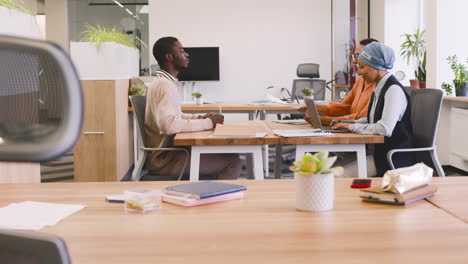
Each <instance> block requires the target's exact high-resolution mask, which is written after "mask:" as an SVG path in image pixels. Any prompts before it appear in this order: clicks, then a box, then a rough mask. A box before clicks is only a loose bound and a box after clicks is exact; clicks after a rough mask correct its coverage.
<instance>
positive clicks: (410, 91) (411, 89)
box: [405, 86, 420, 96]
mask: <svg viewBox="0 0 468 264" xmlns="http://www.w3.org/2000/svg"><path fill="white" fill-rule="evenodd" d="M419 89H420V88H418V87H411V86H405V90H406V92H407V93H408V94H409V96H411V94H412V93H413V92H414V91H417V90H419Z"/></svg>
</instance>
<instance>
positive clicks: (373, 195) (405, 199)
mask: <svg viewBox="0 0 468 264" xmlns="http://www.w3.org/2000/svg"><path fill="white" fill-rule="evenodd" d="M436 191H437V187H436V186H434V185H424V186H421V187H418V188H416V189H414V190H411V191H408V192H405V193H402V194H399V193H391V192H384V191H382V189H381V188H380V187H372V188H367V189H363V190H361V193H360V197H361V198H362V200H363V201H365V202H374V203H384V204H394V205H407V204H411V203H414V202H416V201H419V200H423V199H426V198H429V197H431V196H433V195H434V193H435V192H436Z"/></svg>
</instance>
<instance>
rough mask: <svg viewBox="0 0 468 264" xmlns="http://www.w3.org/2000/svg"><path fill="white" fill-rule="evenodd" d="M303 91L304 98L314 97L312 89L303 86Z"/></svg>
mask: <svg viewBox="0 0 468 264" xmlns="http://www.w3.org/2000/svg"><path fill="white" fill-rule="evenodd" d="M301 92H302V95H304V99H314V97H313V95H312V90H310V89H309V88H303V89H302V90H301Z"/></svg>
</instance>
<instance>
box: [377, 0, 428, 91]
mask: <svg viewBox="0 0 468 264" xmlns="http://www.w3.org/2000/svg"><path fill="white" fill-rule="evenodd" d="M418 2H419V0H371V3H370V4H371V37H372V38H376V39H377V40H379V41H381V42H383V43H385V44H386V45H388V46H390V47H391V48H393V50H394V51H395V55H396V58H395V63H394V66H393V69H392V72H396V71H403V72H404V73H405V75H406V78H405V80H403V81H402V84H403V85H409V80H410V79H414V78H415V77H414V70H415V66H414V64H413V63H411V62H410V65H408V64H407V63H406V61H404V60H403V58H401V56H400V45H401V44H402V43H403V41H404V37H402V36H401V35H402V34H413V33H415V32H416V29H417V28H418V27H419V13H418V7H419V3H418Z"/></svg>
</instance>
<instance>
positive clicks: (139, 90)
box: [128, 84, 145, 106]
mask: <svg viewBox="0 0 468 264" xmlns="http://www.w3.org/2000/svg"><path fill="white" fill-rule="evenodd" d="M143 94H145V86H144V85H143V84H132V85H131V86H130V88H128V96H130V95H143ZM128 105H129V106H131V103H130V99H129V100H128Z"/></svg>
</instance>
